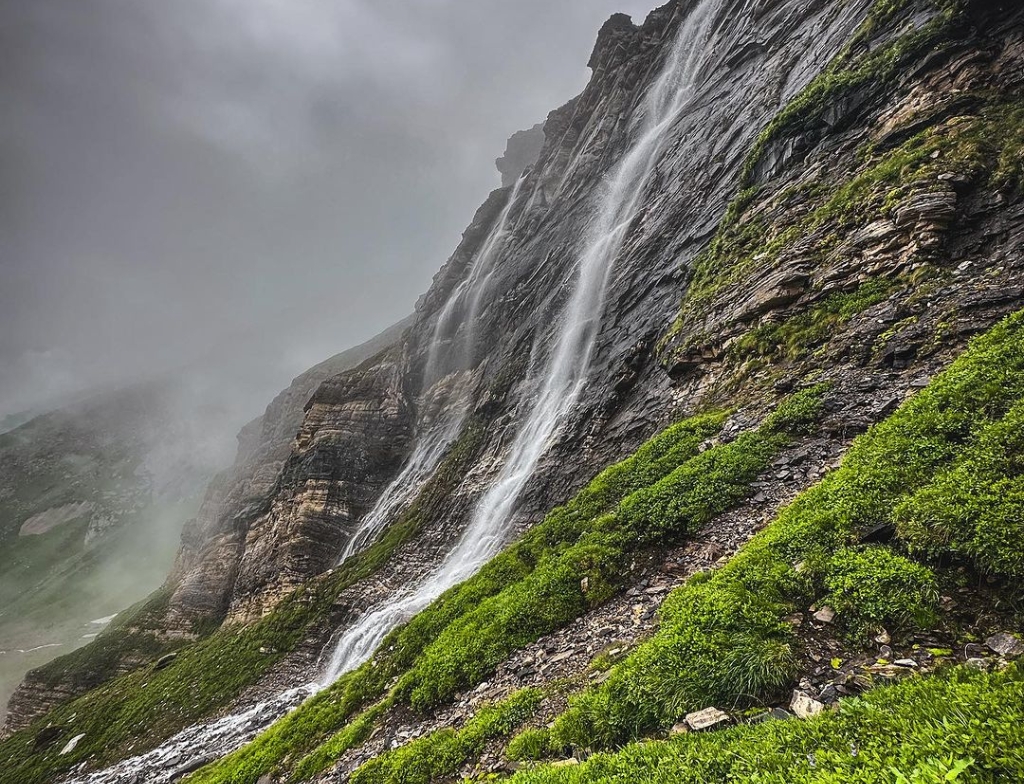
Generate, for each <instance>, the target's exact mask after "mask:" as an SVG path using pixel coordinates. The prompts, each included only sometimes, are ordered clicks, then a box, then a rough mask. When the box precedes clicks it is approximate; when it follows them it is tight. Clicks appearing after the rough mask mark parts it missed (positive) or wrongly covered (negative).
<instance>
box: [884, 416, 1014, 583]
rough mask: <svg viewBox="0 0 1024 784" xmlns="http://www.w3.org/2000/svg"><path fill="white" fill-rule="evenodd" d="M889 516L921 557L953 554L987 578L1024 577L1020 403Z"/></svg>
mask: <svg viewBox="0 0 1024 784" xmlns="http://www.w3.org/2000/svg"><path fill="white" fill-rule="evenodd" d="M893 517H894V519H895V521H896V525H897V528H898V530H899V533H900V536H901V537H902V538H903V539H905V540H906V541H907V543H908V545H909V546H910V547H911V548H912V549H913V550H915V551H917V552H919V553H922V554H923V555H926V556H932V557H940V556H942V555H944V554H945V553H948V552H953V553H956V554H957V555H960V556H963V557H966V558H970V559H972V560H973V561H974V562H975V563H977V564H978V566H979V567H980V568H981V569H982V570H983V571H985V572H986V573H988V574H997V575H998V574H1004V575H1009V576H1011V577H1016V578H1018V579H1019V578H1022V577H1024V548H1022V547H1021V542H1024V402H1019V403H1017V404H1016V405H1015V406H1014V407H1013V408H1012V409H1010V411H1009V412H1008V413H1007V414H1006V416H1005V417H1003V418H1002V419H1000V420H998V421H996V422H993V423H992V424H991V425H989V426H988V427H986V428H985V429H984V430H983V431H982V432H981V433H980V435H979V436H978V438H977V440H976V441H975V443H974V444H973V445H972V446H971V447H970V448H969V449H967V450H965V451H964V453H963V454H962V455H961V456H960V458H959V459H958V460H957V461H956V462H955V463H954V464H953V465H952V466H951V467H950V468H949V469H947V470H945V471H943V472H941V473H939V474H938V475H937V476H936V477H935V479H934V480H933V481H932V482H930V483H928V484H927V485H925V486H924V487H922V488H921V489H919V490H918V491H917V492H915V493H914V494H913V495H911V496H910V497H908V498H907V499H905V500H904V501H903V502H902V503H900V505H899V506H898V507H897V508H896V509H895V510H894V512H893Z"/></svg>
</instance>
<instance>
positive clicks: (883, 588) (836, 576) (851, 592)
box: [825, 546, 939, 631]
mask: <svg viewBox="0 0 1024 784" xmlns="http://www.w3.org/2000/svg"><path fill="white" fill-rule="evenodd" d="M825 588H826V589H827V590H828V592H829V593H828V596H827V597H826V598H825V602H826V603H827V604H829V605H831V606H832V608H833V609H834V610H835V611H836V612H837V613H838V614H839V619H840V620H841V621H842V622H843V623H844V624H846V625H847V626H848V627H850V628H851V629H853V630H855V631H864V630H867V629H870V628H872V627H873V626H874V627H877V626H885V627H892V628H894V629H906V628H910V627H922V626H928V625H929V624H931V623H934V621H935V618H936V611H937V607H938V598H939V591H938V588H937V586H936V582H935V575H934V574H933V573H932V571H931V570H930V569H929V568H927V567H926V566H922V565H921V564H917V563H914V562H913V561H909V560H907V559H906V558H904V557H903V556H900V555H897V554H896V553H893V552H892V551H891V550H889V549H888V548H885V547H880V546H879V547H866V548H844V549H843V550H840V551H839V552H838V553H836V555H835V556H833V557H832V559H831V560H830V561H829V564H828V572H827V574H826V575H825Z"/></svg>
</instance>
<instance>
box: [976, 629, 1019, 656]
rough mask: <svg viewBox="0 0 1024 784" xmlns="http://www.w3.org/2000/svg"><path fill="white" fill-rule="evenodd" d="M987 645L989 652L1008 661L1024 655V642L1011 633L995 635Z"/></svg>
mask: <svg viewBox="0 0 1024 784" xmlns="http://www.w3.org/2000/svg"><path fill="white" fill-rule="evenodd" d="M985 645H987V646H988V648H989V650H992V651H995V652H996V653H998V654H999V655H1000V656H1003V657H1005V658H1008V659H1013V658H1016V657H1017V656H1021V655H1024V642H1021V641H1020V640H1018V639H1017V638H1016V637H1014V636H1013V635H1012V634H1010V633H1009V632H999V633H998V634H993V635H992V636H991V637H989V638H988V639H987V640H985Z"/></svg>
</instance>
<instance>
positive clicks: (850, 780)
mask: <svg viewBox="0 0 1024 784" xmlns="http://www.w3.org/2000/svg"><path fill="white" fill-rule="evenodd" d="M958 770H959V771H960V772H961V773H964V774H965V775H963V776H960V775H959V774H957V773H955V771H958ZM954 780H955V781H964V782H966V781H970V782H977V784H996V782H1003V781H1020V780H1024V674H1022V673H1021V670H1020V669H1019V668H1018V667H1012V668H1010V669H1009V670H1008V671H1006V672H1004V673H997V674H988V673H979V672H974V671H971V670H970V669H967V668H958V669H953V670H950V671H948V672H946V673H944V674H942V675H938V676H932V677H928V678H914V679H911V680H908V681H905V682H903V683H901V684H899V685H896V686H892V687H888V688H879V689H875V690H873V691H871V692H869V693H868V694H867V695H865V696H864V697H863V698H860V699H855V700H845V701H843V703H842V706H841V708H840V709H839V710H838V711H835V712H828V713H825V714H822V715H820V716H817V717H815V718H813V719H809V720H806V721H769V722H765V723H762V724H747V725H741V726H738V727H735V728H733V729H728V730H724V731H720V732H712V733H693V734H689V735H682V736H678V737H676V738H673V739H671V740H667V741H654V742H651V741H648V742H644V743H639V744H635V745H631V746H628V747H626V748H624V749H622V750H621V751H618V752H615V753H613V754H598V755H595V756H593V757H591V758H589V759H588V760H587V761H585V762H584V763H583V764H581V765H576V766H569V767H559V768H556V767H552V766H548V765H544V766H539V767H535V768H533V769H529V770H526V771H522V772H519V773H517V774H516V775H515V776H513V777H512V778H511V784H576V783H577V782H580V783H582V782H587V783H588V784H592V783H596V782H609V783H610V782H622V781H629V782H637V784H639V783H640V782H652V783H653V782H662V781H672V782H676V783H677V784H715V783H716V782H720V783H721V784H725V782H729V783H730V784H876V782H883V781H884V782H894V784H895V783H896V782H900V784H910V783H912V784H940V783H941V782H951V781H954Z"/></svg>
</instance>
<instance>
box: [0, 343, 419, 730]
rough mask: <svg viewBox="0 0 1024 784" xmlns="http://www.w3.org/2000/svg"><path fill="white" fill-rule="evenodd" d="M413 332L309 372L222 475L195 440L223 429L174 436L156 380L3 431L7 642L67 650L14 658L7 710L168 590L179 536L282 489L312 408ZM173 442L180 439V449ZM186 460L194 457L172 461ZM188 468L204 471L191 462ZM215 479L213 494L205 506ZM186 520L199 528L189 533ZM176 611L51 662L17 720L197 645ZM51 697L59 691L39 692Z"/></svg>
mask: <svg viewBox="0 0 1024 784" xmlns="http://www.w3.org/2000/svg"><path fill="white" fill-rule="evenodd" d="M405 326H406V324H405V323H399V324H397V325H395V326H394V327H391V328H389V329H388V330H385V331H384V332H383V333H381V334H380V335H378V336H376V337H374V338H372V339H371V340H369V341H367V342H366V343H364V344H361V345H359V346H357V347H355V348H352V349H349V350H348V351H345V352H342V353H341V354H338V355H336V356H334V357H331V358H330V359H327V360H325V361H324V362H322V363H321V364H319V365H317V366H315V367H313V368H311V369H310V370H308V371H306V372H305V373H303V374H301V375H300V376H298V377H297V378H296V379H295V380H294V381H293V382H292V384H291V385H290V386H289V387H288V389H286V390H284V391H283V392H281V394H280V395H278V396H277V397H276V398H275V399H274V400H273V401H272V402H271V403H270V405H269V406H268V407H267V410H266V412H265V413H264V414H263V415H262V416H261V417H259V418H257V419H256V420H254V421H253V422H251V423H249V424H248V425H246V426H245V427H244V428H243V430H242V432H241V433H240V434H239V437H238V445H237V456H236V459H235V464H234V465H233V466H232V467H231V468H230V469H229V470H226V471H224V472H222V473H221V474H220V475H218V476H216V477H214V471H215V470H216V469H217V468H219V467H220V466H219V465H217V463H216V462H214V461H213V460H212V459H210V458H209V455H208V453H207V451H205V450H203V449H201V444H202V442H201V441H199V440H198V439H199V438H201V437H205V438H207V439H211V438H213V435H212V434H215V433H217V432H219V429H220V427H221V423H220V422H216V423H215V422H213V421H211V420H204V419H203V416H202V414H203V412H202V410H201V409H200V410H196V409H191V410H190V414H188V421H189V423H190V426H191V428H192V430H193V432H191V433H189V434H186V435H180V434H177V433H176V428H180V427H181V426H182V425H181V416H182V412H181V411H180V410H179V409H180V408H182V407H183V405H182V403H181V401H180V396H179V395H178V394H176V390H174V389H165V388H163V387H161V386H158V385H156V384H149V385H145V386H142V387H139V388H138V389H133V390H129V391H126V392H120V393H116V394H114V395H112V396H110V398H109V399H102V400H100V401H98V402H96V403H93V404H89V405H87V406H84V407H81V408H80V409H78V410H70V411H62V412H56V413H54V414H49V415H46V416H44V417H40V418H38V419H36V420H33V421H32V422H31V423H29V424H27V425H24V426H22V427H21V428H19V429H18V430H15V431H12V432H11V433H9V434H6V435H4V436H0V439H2V443H3V444H5V445H6V449H4V451H3V453H2V457H0V459H2V460H3V461H4V462H3V465H4V471H3V474H2V476H3V478H4V481H5V482H8V483H9V492H8V494H7V497H8V499H9V500H8V502H7V507H6V509H7V510H8V511H7V514H6V515H5V516H4V517H3V520H4V522H8V523H9V525H10V526H11V529H10V532H9V533H10V536H11V537H12V539H11V540H9V541H8V542H6V543H5V544H4V547H3V549H2V551H0V564H2V565H3V566H4V568H3V569H2V570H0V590H3V594H2V596H3V597H4V600H5V601H4V607H5V609H4V611H3V614H2V615H0V619H2V626H0V628H2V629H3V637H2V638H0V640H2V643H3V644H2V647H3V648H5V649H7V648H14V649H19V648H21V649H29V648H32V647H34V646H37V645H48V644H52V643H54V642H58V643H61V645H60V646H55V647H47V648H43V649H42V650H40V651H38V652H33V654H30V655H28V656H26V655H25V654H20V655H19V654H16V651H13V650H12V651H10V652H9V653H6V654H5V657H7V659H8V660H9V661H10V666H11V668H12V669H11V677H10V684H9V687H8V688H6V689H5V692H4V707H5V711H6V708H7V704H6V703H7V697H8V696H9V695H10V693H11V692H13V691H14V689H15V687H16V686H17V684H18V681H20V680H21V679H22V678H23V677H24V675H25V673H26V671H28V670H29V669H30V668H31V667H40V666H41V665H44V664H45V663H46V662H48V661H49V660H50V659H53V658H54V656H55V655H57V654H61V653H65V652H66V650H62V648H64V647H66V646H68V645H76V644H77V645H81V644H83V643H84V642H85V641H86V640H85V639H83V635H89V637H90V638H91V637H95V636H96V633H98V632H101V631H103V625H100V624H92V623H90V622H91V621H92V620H94V619H99V618H101V617H104V616H109V615H112V614H113V613H117V612H118V611H120V610H123V609H124V608H125V605H126V604H127V603H131V602H133V601H136V600H139V599H142V598H143V597H145V596H146V595H147V594H148V593H150V592H151V591H153V590H155V589H156V588H158V587H159V586H160V585H161V583H162V582H164V581H165V580H166V577H167V571H168V569H169V568H170V567H171V565H173V562H174V557H175V552H176V551H178V550H179V549H180V546H181V541H182V539H183V538H184V540H185V541H187V540H188V537H189V535H190V532H191V531H193V530H195V529H196V528H197V527H200V526H202V525H203V521H204V520H206V519H208V518H209V517H213V516H216V514H217V513H218V510H220V509H221V507H222V506H224V505H226V504H227V503H228V502H229V500H228V499H232V498H235V497H239V496H240V497H243V498H245V499H247V501H250V502H252V499H255V498H256V497H258V493H259V492H260V491H261V489H265V485H261V484H260V482H261V480H262V481H263V482H267V481H272V478H271V479H270V480H267V479H266V477H268V476H270V477H272V474H273V471H274V470H275V469H276V468H277V467H278V466H279V463H280V461H281V459H282V457H283V455H284V454H287V450H288V445H289V443H290V442H291V440H292V437H293V436H294V433H295V431H296V430H297V429H298V427H299V424H300V423H301V420H302V411H303V406H304V405H305V403H306V401H307V400H308V398H309V396H310V395H311V394H312V392H313V391H314V390H315V389H316V387H317V386H318V385H319V383H320V382H321V381H322V380H323V379H325V378H327V377H329V376H332V375H334V374H336V373H338V372H341V371H343V370H345V369H348V368H351V367H353V366H355V365H358V364H359V363H360V362H362V361H363V360H365V359H366V358H367V357H368V356H371V355H372V354H374V353H375V352H377V351H378V350H380V349H381V348H382V347H383V346H387V345H388V344H390V343H392V342H394V341H395V340H396V339H397V338H398V336H399V335H401V333H402V331H403V330H404V329H405ZM192 404H193V405H196V401H195V400H193V401H192ZM209 416H212V417H218V418H220V417H223V413H221V412H218V411H216V410H211V411H210V412H209ZM175 438H177V440H178V441H179V442H180V444H179V446H178V447H177V448H176V447H175V440H174V439H175ZM176 454H178V455H179V456H180V457H181V458H183V461H180V460H175V459H173V458H174V457H175V455H176ZM201 460H206V463H203V464H200V463H199V461H201ZM189 461H192V462H195V463H196V464H197V465H196V466H193V467H190V465H189ZM207 483H209V484H210V487H209V489H208V491H207V493H206V497H205V498H202V499H201V498H200V494H201V491H202V488H203V486H204V485H205V484H207ZM200 501H202V503H200ZM69 508H73V509H74V510H75V511H76V512H78V515H77V517H72V518H71V519H68V520H66V521H65V522H63V523H62V524H60V525H57V526H55V527H54V528H53V529H51V530H49V531H46V532H43V533H41V534H38V535H32V536H21V537H18V538H16V539H13V537H15V536H17V531H16V529H14V527H13V526H15V525H17V524H19V522H20V523H21V524H22V525H23V526H24V525H25V524H26V521H27V524H29V525H33V524H35V523H37V522H38V523H39V525H40V527H43V526H42V523H41V522H40V521H42V522H45V521H46V520H47V519H48V518H47V517H46V515H47V514H49V515H51V517H53V518H54V519H55V520H59V519H60V517H59V516H57V515H54V514H53V512H52V511H49V510H53V509H56V510H58V511H59V510H62V509H69ZM184 521H188V522H187V523H185V531H184V533H182V525H183V523H184ZM172 579H173V577H172ZM166 603H167V595H166V592H164V591H161V592H158V593H157V594H156V595H154V596H153V597H151V598H150V600H149V601H147V602H146V603H144V604H142V605H140V606H139V607H138V608H134V609H133V610H132V611H130V612H126V613H121V615H120V617H119V618H118V622H117V624H116V625H115V626H116V628H113V629H111V630H110V633H111V634H112V635H120V634H126V633H127V635H128V638H129V639H130V642H128V641H127V640H121V641H120V643H119V644H118V645H116V646H111V645H109V644H108V643H107V640H106V636H105V637H104V639H103V640H101V641H100V642H99V643H97V645H96V646H92V647H91V648H90V650H89V651H83V652H81V654H80V655H81V656H83V657H84V658H83V660H82V661H81V662H79V660H76V659H74V658H72V659H71V660H66V661H58V662H55V663H54V664H53V665H51V666H50V667H49V668H47V667H45V666H44V667H42V669H40V670H39V671H38V672H37V673H36V674H35V675H34V676H33V677H34V678H38V679H39V680H40V681H41V683H42V684H44V685H43V686H42V687H40V686H39V685H38V684H37V683H36V684H33V682H30V683H29V684H27V685H26V687H25V689H23V690H22V692H21V693H19V695H18V696H15V698H14V699H13V701H12V705H11V713H12V717H11V724H12V725H16V724H17V722H18V721H19V718H18V717H19V715H23V714H24V713H26V712H27V714H28V715H30V716H34V715H37V714H38V713H39V712H40V711H43V710H45V705H46V704H47V700H48V699H49V700H59V699H64V698H66V697H67V696H69V695H73V694H75V693H77V692H80V691H82V690H85V689H88V688H91V687H94V686H96V685H97V684H99V683H101V682H102V681H103V680H105V679H107V678H109V677H111V676H112V675H113V674H116V673H117V672H119V671H122V670H125V669H133V668H135V667H137V666H139V665H140V664H144V663H146V662H149V661H150V660H151V657H152V656H154V655H159V653H160V652H162V651H163V650H164V649H165V648H167V647H168V646H173V645H176V644H180V640H181V639H182V638H186V639H187V637H188V636H190V635H191V634H192V631H191V629H189V628H183V629H175V628H173V627H172V626H170V625H168V624H167V623H166V619H165V617H164V610H163V608H164V607H165V606H166ZM83 613H84V615H83ZM156 614H158V615H159V617H158V618H154V615H156ZM126 630H127V632H126ZM93 649H96V650H93ZM26 659H27V660H26ZM5 663H6V661H5ZM76 663H77V665H78V666H77V669H76ZM72 671H74V672H75V674H74V675H73V676H72V675H70V674H69V673H70V672H72ZM5 686H6V684H5ZM47 694H49V695H52V696H49V697H47V696H42V695H47Z"/></svg>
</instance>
